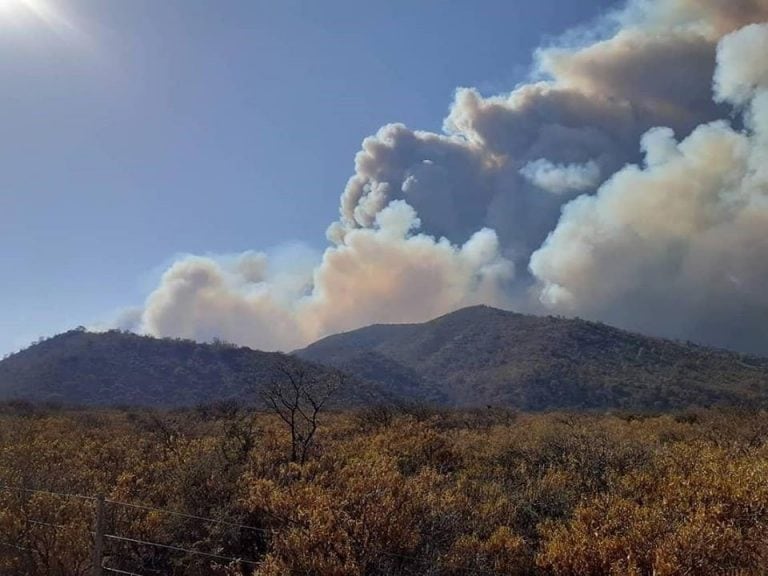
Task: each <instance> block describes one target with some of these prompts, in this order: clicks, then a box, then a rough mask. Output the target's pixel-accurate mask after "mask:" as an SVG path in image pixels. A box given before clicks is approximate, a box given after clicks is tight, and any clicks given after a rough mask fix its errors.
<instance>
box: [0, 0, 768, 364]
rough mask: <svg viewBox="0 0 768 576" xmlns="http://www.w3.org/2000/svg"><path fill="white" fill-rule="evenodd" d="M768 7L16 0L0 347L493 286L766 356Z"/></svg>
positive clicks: (591, 315) (281, 328)
mask: <svg viewBox="0 0 768 576" xmlns="http://www.w3.org/2000/svg"><path fill="white" fill-rule="evenodd" d="M765 54H768V0H622V1H619V2H609V1H608V0H589V1H588V0H569V1H568V2H562V1H559V0H558V1H556V0H539V1H537V2H491V1H487V2H473V3H467V2H463V3H459V2H450V3H449V2H438V1H433V0H424V1H419V2H414V1H408V2H405V1H402V2H400V1H391V2H381V3H366V2H351V1H350V2H346V1H345V2H306V3H299V2H291V1H281V2H269V3H267V2H256V1H247V2H246V1H243V2H236V1H230V2H215V3H212V2H202V1H196V0H167V1H164V2H155V1H151V2H150V1H149V0H131V1H130V2H127V1H122V0H121V1H116V0H115V1H111V0H0V82H2V84H1V85H2V91H0V120H2V126H3V128H4V131H3V133H2V136H0V147H1V148H0V162H2V170H0V199H1V202H2V204H1V205H0V234H2V238H0V240H2V242H0V269H2V270H3V278H2V282H0V319H2V325H1V326H0V353H8V352H11V351H13V350H16V349H18V348H19V347H21V346H24V345H26V344H28V343H29V342H31V341H34V340H35V339H36V338H38V337H40V336H47V335H51V334H53V333H56V332H58V331H62V330H65V329H67V328H71V327H74V326H77V325H85V326H87V327H89V328H91V329H107V328H120V329H125V330H132V331H135V332H139V333H144V334H149V335H153V336H159V337H180V338H191V339H195V340H199V341H210V340H212V339H223V340H226V341H230V342H234V343H237V344H241V345H246V346H250V347H253V348H260V349H264V350H286V351H289V350H294V349H296V348H299V347H302V346H305V345H307V344H309V343H310V342H312V341H314V340H317V339H318V338H322V337H323V336H326V335H329V334H333V333H336V332H340V331H346V330H353V329H355V328H358V327H361V326H365V325H369V324H373V323H382V322H394V323H402V322H422V321H426V320H429V319H431V318H434V317H436V316H439V315H441V314H445V313H448V312H451V311H453V310H456V309H458V308H461V307H464V306H471V305H477V304H484V305H491V306H497V307H500V308H504V309H510V310H516V311H520V312H524V313H530V314H539V315H558V316H565V317H581V318H587V319H591V320H596V321H601V322H606V323H609V324H612V325H615V326H619V327H622V328H625V329H628V330H633V331H638V332H643V333H646V334H651V335H656V336H663V337H669V338H676V339H679V340H689V341H693V342H697V343H702V344H706V345H712V346H718V347H724V348H729V349H733V350H738V351H741V352H745V353H756V354H762V355H768V291H766V290H765V286H766V285H768V168H766V167H768V59H766V58H765Z"/></svg>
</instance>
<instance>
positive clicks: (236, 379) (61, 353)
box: [0, 330, 378, 407]
mask: <svg viewBox="0 0 768 576" xmlns="http://www.w3.org/2000/svg"><path fill="white" fill-rule="evenodd" d="M282 366H289V367H291V368H292V369H303V370H305V371H306V373H307V374H310V375H313V376H316V377H318V378H328V377H332V376H333V374H332V372H335V371H332V370H329V369H328V368H325V367H322V366H317V365H314V364H312V363H309V362H305V361H302V360H300V359H298V358H295V357H291V356H287V355H285V354H280V353H269V352H259V351H255V350H251V349H249V348H244V347H237V346H233V345H231V344H200V343H196V342H192V341H189V340H172V339H157V338H151V337H148V336H137V335H135V334H131V333H126V332H119V331H110V332H105V333H92V332H86V331H83V330H72V331H70V332H65V333H63V334H59V335H58V336H54V337H53V338H49V339H47V340H43V341H41V342H39V343H37V344H35V345H33V346H31V347H29V348H27V349H26V350H23V351H21V352H19V353H17V354H13V355H11V356H9V357H8V358H6V359H5V360H3V361H2V362H0V400H8V399H26V400H32V401H38V402H62V403H66V404H79V405H119V404H126V405H144V406H162V407H178V406H192V405H195V404H200V403H209V402H214V401H223V400H232V399H237V400H243V401H249V402H252V401H256V400H257V399H258V397H259V394H258V392H257V389H258V385H259V384H260V383H265V382H269V381H271V380H272V379H274V378H280V377H282V375H281V373H280V368H281V367H282ZM371 397H373V398H378V396H377V395H376V392H375V391H374V390H373V389H371V388H370V387H365V386H363V385H362V384H360V383H359V382H357V381H355V380H354V379H349V378H348V379H347V382H346V383H345V387H344V389H342V390H340V391H339V392H338V394H337V400H338V401H339V402H340V403H341V404H343V405H356V404H360V403H368V402H370V401H372V400H370V398H371Z"/></svg>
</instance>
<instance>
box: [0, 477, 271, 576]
mask: <svg viewBox="0 0 768 576" xmlns="http://www.w3.org/2000/svg"><path fill="white" fill-rule="evenodd" d="M0 490H2V491H5V492H17V493H29V494H41V495H46V496H52V497H58V498H65V499H77V500H80V501H83V502H89V503H92V504H93V506H94V511H93V512H94V521H93V526H92V529H91V530H89V533H90V535H91V537H92V550H91V553H92V569H91V571H90V574H91V575H92V576H103V575H104V574H123V575H127V576H147V575H145V574H139V573H137V572H132V571H130V570H125V569H123V568H122V567H118V566H106V565H105V556H106V555H105V552H104V551H105V549H106V545H107V543H108V542H118V543H129V544H134V545H137V546H141V547H150V548H156V549H161V550H166V551H169V552H175V553H179V554H185V555H188V556H191V557H199V558H204V559H208V560H211V561H216V562H219V563H226V564H229V565H234V566H241V567H242V566H250V567H258V566H261V565H262V562H261V561H258V560H253V559H248V558H240V557H235V556H229V555H226V554H217V553H213V552H209V551H205V550H199V549H195V548H189V547H185V546H177V545H174V544H167V543H163V542H153V541H151V540H145V539H142V538H132V537H129V536H125V535H121V534H112V533H110V532H108V531H107V529H106V523H105V516H106V507H107V506H112V507H123V508H133V509H138V510H143V511H146V512H158V513H162V514H167V515H172V516H177V517H181V518H185V519H187V520H193V521H196V522H200V523H208V524H217V525H222V526H227V527H230V528H235V529H238V530H250V531H256V532H260V533H264V534H274V533H275V532H276V530H270V529H266V528H258V527H255V526H248V525H245V524H239V523H237V522H230V521H228V520H220V519H217V518H208V517H205V516H198V515H195V514H187V513H184V512H177V511H175V510H168V509H165V508H158V507H155V506H147V505H144V504H135V503H130V502H122V501H118V500H111V499H108V498H105V497H103V496H87V495H83V494H74V493H68V492H55V491H51V490H39V489H32V488H25V487H20V486H4V485H0ZM28 523H29V524H32V525H34V526H40V527H44V528H48V529H51V530H64V529H67V528H68V526H67V525H65V524H56V523H52V522H44V521H42V520H35V519H29V520H28ZM25 544H26V543H25V542H8V541H5V540H2V539H0V548H6V549H9V550H16V551H18V552H25V553H31V554H35V553H39V552H38V551H37V550H36V549H35V548H34V547H31V546H29V545H25Z"/></svg>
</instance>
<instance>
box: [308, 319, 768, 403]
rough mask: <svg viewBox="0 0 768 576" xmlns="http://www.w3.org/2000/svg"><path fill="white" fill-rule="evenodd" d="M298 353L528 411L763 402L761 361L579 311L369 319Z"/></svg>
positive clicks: (445, 399)
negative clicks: (579, 315)
mask: <svg viewBox="0 0 768 576" xmlns="http://www.w3.org/2000/svg"><path fill="white" fill-rule="evenodd" d="M296 354H297V355H298V356H299V357H301V358H304V359H306V360H311V361H315V362H320V363H324V364H327V365H329V366H334V367H337V368H339V369H342V370H345V371H347V372H349V373H351V374H354V375H357V376H358V377H360V378H363V379H367V380H370V381H374V382H377V383H379V384H381V385H382V386H384V387H385V388H386V389H388V390H390V391H391V392H393V393H395V394H397V395H399V396H401V397H408V398H420V399H423V400H426V401H430V402H435V403H438V404H443V405H448V406H478V405H486V404H488V405H505V406H516V407H519V408H523V409H528V410H541V409H552V408H626V409H642V410H664V409H669V408H681V407H686V406H690V405H702V406H707V405H712V404H753V403H756V404H758V405H766V404H768V360H767V359H763V358H756V357H749V356H744V355H741V354H736V353H732V352H727V351H723V350H716V349H711V348H706V347H703V346H697V345H694V344H690V343H681V342H676V341H671V340H665V339H661V338H652V337H648V336H643V335H639V334H634V333H631V332H626V331H624V330H619V329H617V328H613V327H610V326H606V325H604V324H600V323H595V322H587V321H584V320H578V319H563V318H555V317H537V316H528V315H523V314H516V313H513V312H506V311H502V310H497V309H495V308H489V307H486V306H476V307H470V308H464V309H462V310H459V311H457V312H454V313H451V314H448V315H446V316H442V317H440V318H437V319H435V320H432V321H430V322H426V323H423V324H400V325H374V326H369V327H367V328H362V329H359V330H354V331H352V332H347V333H344V334H337V335H334V336H330V337H328V338H325V339H323V340H320V341H318V342H316V343H314V344H312V345H310V346H309V347H307V348H305V349H303V350H300V351H297V352H296Z"/></svg>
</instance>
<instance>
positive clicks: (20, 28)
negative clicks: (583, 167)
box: [0, 0, 612, 353]
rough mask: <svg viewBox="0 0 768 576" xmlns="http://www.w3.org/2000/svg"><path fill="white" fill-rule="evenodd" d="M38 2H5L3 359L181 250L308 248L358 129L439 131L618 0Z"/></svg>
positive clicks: (79, 317) (140, 280) (1, 7)
mask: <svg viewBox="0 0 768 576" xmlns="http://www.w3.org/2000/svg"><path fill="white" fill-rule="evenodd" d="M36 1H37V2H39V4H41V5H43V6H45V5H47V7H48V8H49V9H50V11H51V12H52V13H54V14H56V16H57V18H58V20H56V19H54V20H53V22H50V21H49V22H46V21H45V19H41V18H39V17H38V16H36V15H35V13H34V11H32V10H30V7H29V6H25V3H24V0H3V1H2V2H0V85H2V87H3V88H2V91H0V123H1V124H2V126H3V131H2V135H0V167H1V169H0V240H1V241H0V270H3V271H4V272H3V280H2V282H0V319H1V320H0V353H5V352H9V351H13V350H15V349H17V348H18V347H19V346H22V345H24V344H27V343H28V342H29V341H31V340H34V339H36V338H38V337H41V336H49V335H51V334H53V333H55V332H58V331H61V330H64V329H67V328H70V327H74V326H77V325H80V324H85V325H89V324H93V323H98V322H106V321H109V320H110V319H111V318H112V316H113V315H114V314H115V313H116V311H118V310H120V309H121V308H123V307H126V306H132V305H140V304H141V303H142V302H143V300H144V298H146V296H147V295H148V293H149V292H150V291H151V289H152V288H153V284H154V283H155V282H157V280H158V277H159V274H160V272H161V271H162V269H163V267H164V266H165V265H166V264H168V262H169V261H171V260H172V259H173V258H174V257H175V256H176V255H178V254H180V253H195V254H205V253H209V252H211V253H231V252H241V251H243V250H248V249H268V248H272V247H275V246H280V245H284V244H291V243H295V242H301V243H304V244H306V245H308V246H309V247H311V248H313V249H316V250H321V249H322V248H324V247H325V245H326V240H325V235H324V234H325V228H326V227H327V226H328V223H329V222H331V221H332V220H333V219H334V218H335V217H336V216H337V213H338V197H339V195H340V194H341V192H342V190H343V188H344V185H345V182H346V180H347V178H348V177H349V176H350V175H351V173H352V171H353V168H354V166H353V159H354V154H355V152H356V151H357V150H358V149H359V148H360V143H361V141H362V139H363V138H364V137H366V136H368V135H370V134H372V133H374V132H375V131H376V130H377V129H378V128H379V127H380V126H382V125H383V124H385V123H387V122H392V121H399V122H404V123H406V124H408V125H409V126H412V127H414V128H421V129H430V130H435V129H439V127H440V124H441V122H442V119H443V116H444V115H445V113H446V110H447V108H448V104H449V102H450V99H451V97H452V94H453V91H454V90H455V88H456V87H457V86H463V85H471V86H478V87H480V88H481V89H482V90H483V91H484V92H488V93H494V92H497V91H499V90H504V89H509V88H510V87H512V86H514V85H515V84H516V83H517V82H519V81H521V79H523V78H524V77H525V75H526V74H527V72H528V68H529V66H530V64H531V54H532V50H533V49H534V48H535V47H536V46H537V45H539V44H540V43H541V42H542V38H546V37H552V36H556V35H559V34H561V33H563V32H564V31H566V30H567V29H569V28H570V27H572V26H575V25H577V24H581V23H582V22H584V20H585V18H586V19H589V18H591V17H594V16H595V15H597V14H598V13H600V11H601V10H604V9H605V8H606V7H608V6H610V5H611V4H612V2H608V1H597V0H572V1H569V2H565V3H564V2H560V1H559V0H543V1H537V2H502V1H488V2H473V3H464V2H444V1H436V0H434V1H433V0H424V1H419V2H412V1H392V2H377V3H373V2H356V1H327V2H296V1H280V2H261V1H252V0H243V1H237V0H226V1H223V2H205V1H201V0H166V1H163V2H155V1H150V0H131V1H130V2H125V1H122V0H77V1H76V0H71V1H66V0H46V1H45V2H43V0H36ZM30 4H32V5H33V7H34V4H33V2H31V1H30ZM478 62H481V63H482V65H478ZM297 162H299V163H300V165H301V168H300V169H298V170H297V169H296V164H297Z"/></svg>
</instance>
